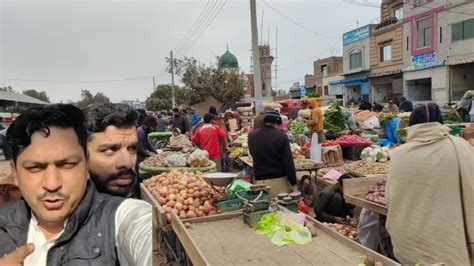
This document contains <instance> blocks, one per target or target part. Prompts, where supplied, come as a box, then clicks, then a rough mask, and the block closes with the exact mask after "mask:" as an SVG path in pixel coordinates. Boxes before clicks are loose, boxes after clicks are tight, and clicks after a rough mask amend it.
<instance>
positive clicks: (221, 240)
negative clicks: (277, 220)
mask: <svg viewBox="0 0 474 266" xmlns="http://www.w3.org/2000/svg"><path fill="white" fill-rule="evenodd" d="M305 219H306V222H309V223H312V224H314V225H315V228H316V232H317V236H316V237H314V238H312V241H311V242H310V243H308V244H304V245H298V244H295V243H291V244H288V245H287V246H284V247H279V246H276V245H274V244H272V242H271V241H270V240H269V239H268V238H267V237H265V236H263V235H259V234H256V233H255V230H254V229H253V228H251V227H249V226H248V225H247V224H245V223H244V222H243V221H242V214H240V213H233V214H227V215H223V216H219V217H217V216H216V217H206V218H203V219H198V220H192V219H191V220H188V221H187V223H190V224H191V225H190V226H189V225H188V226H186V222H183V221H182V220H180V219H179V218H178V217H177V216H176V215H175V214H173V215H172V217H171V225H172V227H173V230H174V231H175V232H176V234H177V237H178V238H179V240H180V241H181V243H182V245H183V247H184V249H185V251H186V253H187V254H188V256H189V258H190V260H191V262H192V263H193V264H195V265H234V264H245V265H295V264H304V265H326V264H327V265H355V264H357V263H358V262H364V258H365V257H367V258H368V260H369V261H372V262H381V263H383V265H398V264H397V263H396V262H395V261H392V260H390V259H388V258H386V257H384V256H382V255H380V254H378V253H376V252H374V251H372V250H370V249H367V248H365V247H363V246H362V245H360V244H358V243H356V242H354V241H352V240H350V239H349V238H346V237H344V236H342V235H340V234H338V233H337V232H335V231H334V230H331V229H329V228H328V227H327V226H325V225H323V224H321V223H319V222H318V221H316V220H314V219H312V218H311V217H309V216H306V217H305Z"/></svg>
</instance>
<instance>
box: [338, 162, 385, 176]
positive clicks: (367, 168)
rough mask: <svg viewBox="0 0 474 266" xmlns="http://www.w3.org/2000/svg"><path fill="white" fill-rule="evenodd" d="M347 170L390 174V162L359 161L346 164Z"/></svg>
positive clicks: (359, 172) (363, 173) (361, 172)
mask: <svg viewBox="0 0 474 266" xmlns="http://www.w3.org/2000/svg"><path fill="white" fill-rule="evenodd" d="M344 168H345V169H346V171H347V172H352V173H357V174H361V175H382V174H388V164H383V163H374V162H366V161H357V162H356V163H353V164H348V165H346V166H344Z"/></svg>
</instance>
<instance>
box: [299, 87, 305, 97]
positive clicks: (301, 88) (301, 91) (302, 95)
mask: <svg viewBox="0 0 474 266" xmlns="http://www.w3.org/2000/svg"><path fill="white" fill-rule="evenodd" d="M300 94H301V97H304V96H305V95H306V86H305V85H301V86H300Z"/></svg>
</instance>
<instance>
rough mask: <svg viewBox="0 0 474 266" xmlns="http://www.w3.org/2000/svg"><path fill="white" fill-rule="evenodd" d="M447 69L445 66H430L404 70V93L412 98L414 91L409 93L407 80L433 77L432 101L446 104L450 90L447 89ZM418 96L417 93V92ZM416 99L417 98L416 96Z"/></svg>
mask: <svg viewBox="0 0 474 266" xmlns="http://www.w3.org/2000/svg"><path fill="white" fill-rule="evenodd" d="M447 75H448V74H447V69H446V67H445V66H442V67H435V68H428V69H424V70H418V71H411V72H404V73H403V81H404V82H403V83H404V88H403V94H404V95H406V96H407V98H408V99H409V100H412V99H411V97H413V93H414V92H413V91H411V92H410V93H411V94H412V96H410V93H409V88H408V87H409V86H407V81H409V80H417V79H426V78H430V79H431V101H433V102H436V103H437V104H440V105H442V104H445V103H446V102H448V100H449V95H448V90H447ZM415 96H416V93H415ZM415 99H416V98H415Z"/></svg>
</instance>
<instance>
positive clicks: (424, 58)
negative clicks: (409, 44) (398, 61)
mask: <svg viewBox="0 0 474 266" xmlns="http://www.w3.org/2000/svg"><path fill="white" fill-rule="evenodd" d="M435 61H436V52H430V53H425V54H419V55H415V56H412V57H411V62H412V63H413V64H415V65H417V64H425V63H431V62H435Z"/></svg>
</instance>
